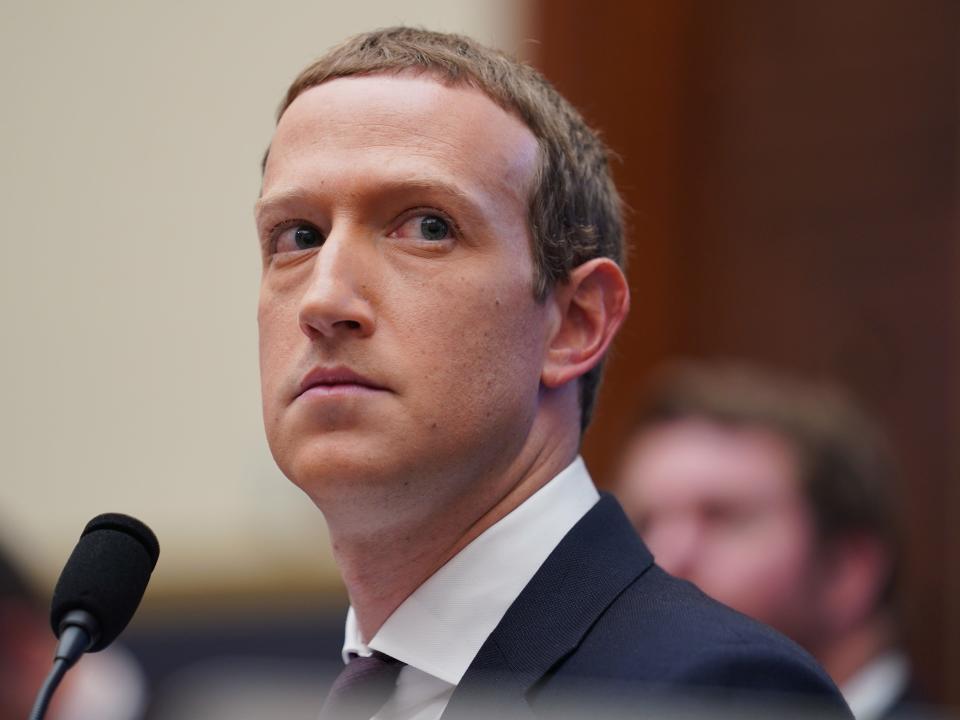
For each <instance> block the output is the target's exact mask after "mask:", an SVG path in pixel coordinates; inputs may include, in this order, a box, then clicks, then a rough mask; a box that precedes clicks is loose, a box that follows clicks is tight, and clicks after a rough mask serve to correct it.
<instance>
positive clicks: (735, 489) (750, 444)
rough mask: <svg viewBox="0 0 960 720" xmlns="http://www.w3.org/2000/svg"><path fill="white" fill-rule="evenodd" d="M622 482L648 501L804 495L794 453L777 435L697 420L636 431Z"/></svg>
mask: <svg viewBox="0 0 960 720" xmlns="http://www.w3.org/2000/svg"><path fill="white" fill-rule="evenodd" d="M622 481H623V482H624V483H628V484H629V485H630V486H631V488H632V490H633V491H634V492H636V493H637V494H638V495H640V496H642V497H644V498H645V499H647V500H648V501H650V502H656V501H664V502H666V501H670V502H676V503H697V502H700V501H704V500H717V499H721V498H728V499H733V498H739V499H744V500H757V501H763V500H771V501H773V500H778V499H781V500H782V499H793V498H797V499H799V498H800V497H801V493H800V487H799V479H798V477H797V463H796V458H795V456H794V453H793V451H792V450H791V448H790V446H789V444H788V443H787V442H786V441H785V440H783V439H782V438H781V437H780V436H779V435H777V434H776V433H774V432H772V431H770V430H766V429H763V428H758V427H749V426H746V427H742V428H740V427H736V428H734V427H726V426H722V425H718V424H715V423H711V422H709V421H706V420H697V419H690V420H678V421H675V422H671V423H667V424H665V425H662V426H657V427H654V428H652V429H650V430H647V431H644V432H642V433H640V434H638V435H637V436H636V437H635V438H634V439H633V441H632V442H631V444H630V447H629V451H628V454H627V458H626V461H625V465H624V476H623V478H622Z"/></svg>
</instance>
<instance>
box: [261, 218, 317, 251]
mask: <svg viewBox="0 0 960 720" xmlns="http://www.w3.org/2000/svg"><path fill="white" fill-rule="evenodd" d="M324 239H325V238H324V237H323V234H322V233H321V232H320V231H319V230H317V229H316V228H315V227H313V225H308V224H307V223H304V222H300V221H294V222H292V223H290V224H287V225H280V226H278V227H277V228H276V229H275V230H274V231H273V251H274V252H275V253H287V252H297V251H298V250H311V249H313V248H318V247H320V246H321V245H323V241H324Z"/></svg>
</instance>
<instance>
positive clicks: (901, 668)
mask: <svg viewBox="0 0 960 720" xmlns="http://www.w3.org/2000/svg"><path fill="white" fill-rule="evenodd" d="M909 681H910V666H909V664H908V662H907V658H906V656H904V655H903V654H902V653H900V652H897V651H891V652H888V653H885V654H883V655H881V656H880V657H878V658H875V659H873V660H871V661H870V662H869V663H867V664H866V665H864V666H863V667H862V668H861V669H860V670H859V671H858V672H857V674H856V675H854V676H853V677H852V678H850V679H849V680H848V681H847V682H845V683H844V684H843V687H841V688H840V693H841V694H842V695H843V699H844V700H846V701H847V705H849V706H850V712H852V713H853V717H854V718H856V720H878V719H879V718H881V717H883V716H884V715H885V714H886V713H887V711H889V710H890V708H891V706H892V705H893V704H894V703H895V702H896V701H897V700H898V699H899V697H900V696H901V695H902V694H903V692H904V691H905V690H906V689H907V684H908V683H909Z"/></svg>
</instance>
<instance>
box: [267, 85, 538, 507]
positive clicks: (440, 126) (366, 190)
mask: <svg viewBox="0 0 960 720" xmlns="http://www.w3.org/2000/svg"><path fill="white" fill-rule="evenodd" d="M537 158H538V148H537V142H536V139H535V138H534V137H533V135H532V133H531V132H530V131H529V129H528V128H527V127H526V126H525V125H524V124H523V123H522V122H521V121H520V120H519V119H518V118H516V117H514V116H513V115H510V114H508V113H507V112H505V111H504V110H502V109H501V108H500V107H499V106H497V105H496V104H495V103H494V102H492V101H491V100H490V99H489V98H487V96H485V95H484V94H482V93H481V92H479V91H477V90H474V89H470V88H467V87H459V86H458V87H451V86H447V85H443V84H441V83H439V82H437V81H435V80H434V79H432V78H431V77H429V76H409V75H400V76H386V75H375V76H365V77H354V78H344V79H337V80H332V81H330V82H327V83H324V84H322V85H319V86H317V87H314V88H311V89H309V90H307V91H306V92H304V93H303V94H302V95H300V96H299V97H298V98H297V99H296V100H295V101H294V102H293V104H292V105H291V106H290V107H289V108H288V109H287V110H286V112H285V113H284V114H283V117H282V118H281V120H280V122H279V124H278V126H277V130H276V134H275V136H274V138H273V142H272V143H271V149H270V155H269V159H268V162H267V165H266V169H265V173H264V178H263V191H262V195H261V200H260V202H258V204H257V212H256V215H257V226H258V232H259V236H260V241H261V243H262V247H263V276H262V283H261V289H260V305H259V314H258V319H259V325H260V364H261V382H262V389H263V408H264V420H265V425H266V429H267V437H268V440H269V443H270V447H271V450H272V451H273V454H274V457H275V458H276V460H277V463H278V464H279V466H280V468H281V469H282V470H283V471H284V473H285V474H286V475H287V476H288V477H290V478H291V479H292V480H294V481H295V482H296V483H297V484H298V485H300V487H302V488H303V489H304V490H305V491H306V492H307V493H308V494H310V495H311V497H312V498H313V499H314V501H315V502H316V503H317V504H318V505H319V506H320V507H321V508H324V506H325V503H327V502H328V501H330V500H331V499H336V501H337V502H339V503H340V504H341V506H342V505H343V503H344V501H346V502H347V503H349V502H351V501H356V504H357V507H358V508H360V507H365V508H368V509H369V507H370V505H369V500H370V498H371V497H374V496H375V497H377V498H379V499H381V500H383V501H388V502H389V504H390V506H391V508H392V510H393V511H394V512H395V513H396V516H397V517H401V516H403V515H404V513H408V512H421V513H429V512H431V511H434V512H435V511H436V510H437V508H438V507H440V508H442V507H445V506H446V507H453V505H451V503H452V502H453V501H454V500H455V499H456V498H458V497H462V496H463V495H465V494H469V493H479V492H489V493H500V494H502V493H503V492H504V490H503V489H502V488H486V489H483V488H479V487H476V486H475V484H476V483H475V481H476V479H477V478H482V477H496V476H497V474H498V473H500V474H502V469H503V466H505V465H506V464H507V463H509V462H510V461H511V460H512V459H513V458H515V457H516V455H517V454H518V452H519V451H520V447H521V446H522V444H523V442H524V440H525V439H526V437H527V435H528V433H529V430H530V427H531V425H532V423H533V419H534V416H535V413H536V408H537V398H538V392H539V378H540V372H541V368H542V365H543V361H544V356H545V352H546V345H547V340H546V337H547V334H548V327H547V326H548V324H550V321H549V318H550V317H552V316H551V310H550V304H549V303H546V304H543V303H538V302H536V301H535V300H534V294H533V265H532V257H531V250H530V233H529V230H528V223H527V208H528V198H529V194H530V189H531V186H532V182H533V178H534V175H535V169H536V166H537Z"/></svg>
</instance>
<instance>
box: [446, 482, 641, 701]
mask: <svg viewBox="0 0 960 720" xmlns="http://www.w3.org/2000/svg"><path fill="white" fill-rule="evenodd" d="M652 564H653V556H652V555H650V552H649V551H648V550H647V548H646V547H645V546H644V544H643V543H642V542H641V541H640V539H639V538H638V537H637V535H636V533H635V532H634V531H633V528H632V527H631V526H630V523H629V521H628V520H627V518H626V516H625V515H624V514H623V510H621V509H620V506H619V505H618V504H617V501H616V500H614V499H613V498H612V497H611V496H609V495H604V496H603V497H601V499H600V501H599V502H598V503H597V504H596V505H594V506H593V508H591V510H590V511H589V512H588V513H587V514H586V515H584V516H583V518H581V520H580V521H579V522H578V523H577V524H576V525H575V526H574V527H573V528H572V529H571V530H570V532H569V533H567V534H566V536H565V537H564V538H563V540H561V541H560V544H559V545H557V547H556V548H555V549H554V551H553V552H552V553H551V554H550V556H549V557H548V558H547V560H546V561H545V562H544V564H543V565H542V566H541V567H540V569H539V570H538V571H537V572H536V574H535V575H534V576H533V579H532V580H531V581H530V582H529V583H528V584H527V586H526V587H525V588H524V589H523V591H522V592H521V593H520V595H519V596H518V597H517V599H516V600H515V601H514V602H513V604H512V605H511V606H510V608H509V609H508V610H507V612H506V614H505V615H504V616H503V619H502V620H501V621H500V623H499V624H498V625H497V627H496V628H495V629H494V631H493V632H492V633H491V634H490V636H489V637H488V638H487V640H486V642H485V643H484V644H483V647H481V648H480V652H478V653H477V656H476V657H475V658H474V660H473V662H472V663H471V664H470V667H469V668H468V670H467V673H466V675H464V677H463V679H462V680H461V681H460V684H459V685H458V686H457V689H456V691H454V694H453V697H452V698H451V700H450V703H449V705H448V706H447V710H446V712H444V714H443V717H444V718H445V719H449V718H456V717H462V716H466V715H469V714H470V712H469V711H470V709H471V708H476V707H477V706H478V703H479V704H481V705H482V706H483V708H484V711H485V712H486V713H487V714H488V715H489V713H490V711H491V710H492V708H491V706H490V703H491V702H495V703H496V705H497V706H500V705H503V709H504V710H506V709H507V708H509V709H510V715H509V716H510V717H516V716H517V710H518V709H520V708H523V707H525V704H524V703H523V697H524V695H525V694H526V692H527V691H528V690H529V689H530V688H531V687H532V686H533V685H534V684H535V683H536V682H537V681H538V680H539V679H540V678H541V677H543V676H544V674H546V673H547V671H549V670H550V668H551V667H553V666H554V665H555V664H556V663H557V661H559V660H560V659H562V658H563V657H565V656H566V655H567V654H568V653H569V652H570V651H572V650H573V649H574V648H575V647H576V646H577V645H578V644H579V642H580V640H581V638H582V637H583V636H584V634H585V633H586V632H587V630H589V629H590V627H591V626H592V625H593V623H594V622H595V621H596V619H597V618H598V617H599V616H600V614H601V613H603V611H604V610H605V609H606V608H607V607H608V606H609V605H610V603H611V602H613V600H614V599H615V598H616V596H617V595H619V594H620V592H621V591H623V589H624V588H625V587H626V586H627V585H629V584H630V583H631V582H632V581H633V580H635V579H636V578H637V577H638V576H639V575H641V574H642V573H643V572H644V571H645V570H646V569H647V568H649V567H650V566H651V565H652ZM504 714H506V713H505V712H504Z"/></svg>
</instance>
